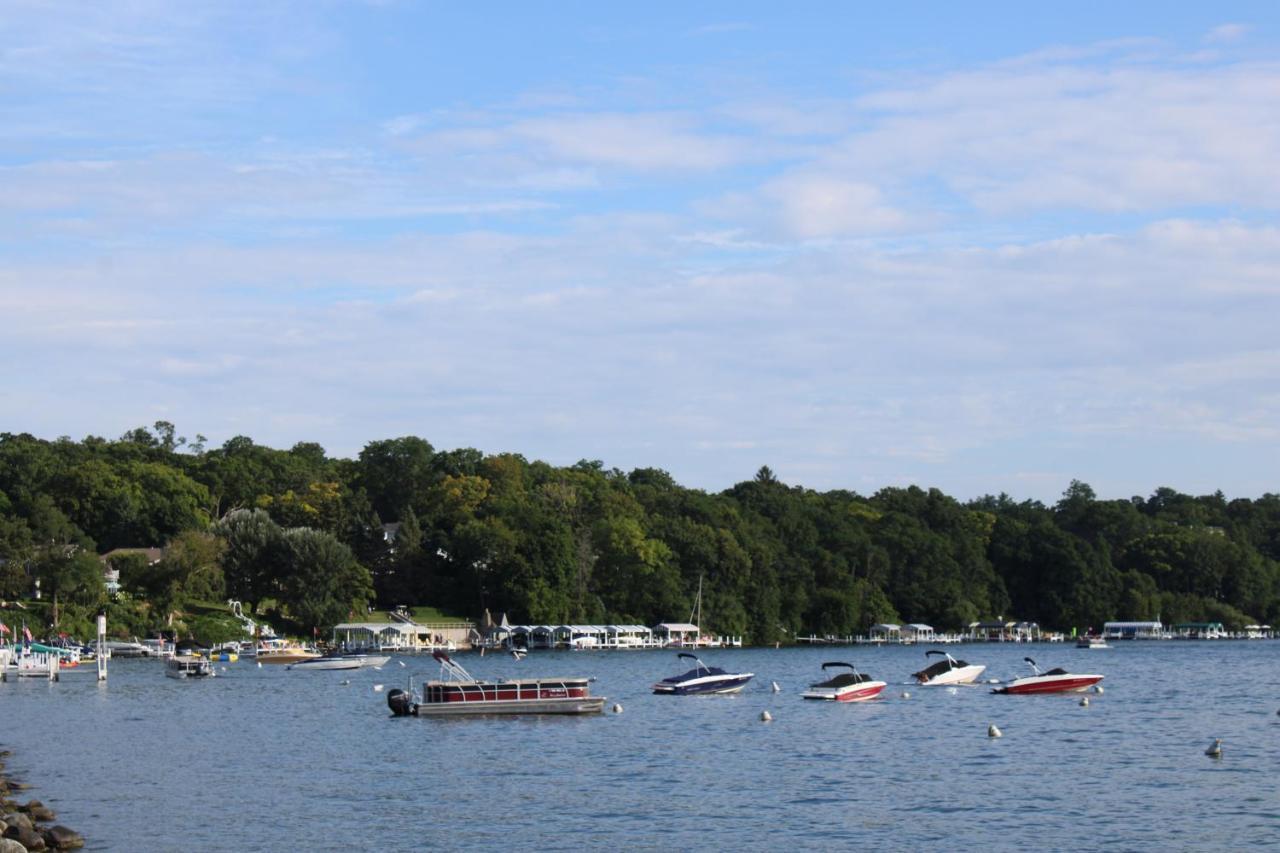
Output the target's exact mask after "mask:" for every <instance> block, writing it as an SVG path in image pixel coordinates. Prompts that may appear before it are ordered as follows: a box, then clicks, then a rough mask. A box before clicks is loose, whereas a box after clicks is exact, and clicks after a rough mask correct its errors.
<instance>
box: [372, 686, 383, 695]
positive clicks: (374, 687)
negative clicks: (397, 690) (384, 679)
mask: <svg viewBox="0 0 1280 853" xmlns="http://www.w3.org/2000/svg"><path fill="white" fill-rule="evenodd" d="M373 692H374V693H381V692H382V685H381V684H375V685H373Z"/></svg>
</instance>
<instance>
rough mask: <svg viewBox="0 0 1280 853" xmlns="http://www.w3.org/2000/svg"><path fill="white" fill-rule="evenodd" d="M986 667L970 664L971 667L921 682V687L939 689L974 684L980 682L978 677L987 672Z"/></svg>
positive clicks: (951, 671)
mask: <svg viewBox="0 0 1280 853" xmlns="http://www.w3.org/2000/svg"><path fill="white" fill-rule="evenodd" d="M986 671H987V668H986V666H984V665H982V664H976V663H975V664H970V665H969V666H959V667H956V668H955V669H952V670H949V671H947V672H943V673H940V674H939V675H935V676H934V677H933V678H930V679H929V680H928V681H922V682H920V686H921V687H937V686H940V685H944V684H972V683H973V682H975V681H977V680H978V676H980V675H982V673H984V672H986Z"/></svg>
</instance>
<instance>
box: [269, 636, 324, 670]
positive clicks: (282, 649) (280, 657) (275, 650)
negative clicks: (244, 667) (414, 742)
mask: <svg viewBox="0 0 1280 853" xmlns="http://www.w3.org/2000/svg"><path fill="white" fill-rule="evenodd" d="M256 648H257V654H255V655H254V659H255V660H257V661H258V663H285V664H289V663H298V662H300V661H304V660H315V659H316V658H318V657H321V654H320V652H318V651H316V650H315V649H311V648H306V647H305V646H302V645H300V644H298V643H293V642H290V641H288V640H282V639H280V638H279V637H270V638H265V637H264V638H262V639H260V640H258V644H257V647H256Z"/></svg>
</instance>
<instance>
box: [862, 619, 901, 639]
mask: <svg viewBox="0 0 1280 853" xmlns="http://www.w3.org/2000/svg"><path fill="white" fill-rule="evenodd" d="M870 634H871V642H873V643H896V642H898V641H900V640H901V639H902V626H901V625H895V624H893V623H892V622H881V623H880V624H879V625H872V626H871V631H870Z"/></svg>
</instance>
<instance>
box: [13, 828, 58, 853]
mask: <svg viewBox="0 0 1280 853" xmlns="http://www.w3.org/2000/svg"><path fill="white" fill-rule="evenodd" d="M10 832H16V833H17V834H16V835H10V834H9V833H10ZM5 837H6V838H12V839H13V840H15V841H17V842H18V843H19V844H21V845H22V846H23V847H25V848H27V850H43V849H45V847H47V846H48V845H47V844H45V843H44V839H43V838H41V837H40V833H38V832H36V831H35V830H34V829H16V830H15V829H10V830H9V832H6V833H5Z"/></svg>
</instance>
